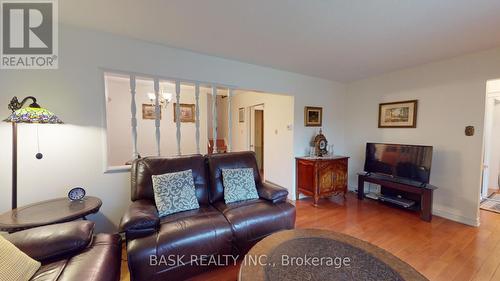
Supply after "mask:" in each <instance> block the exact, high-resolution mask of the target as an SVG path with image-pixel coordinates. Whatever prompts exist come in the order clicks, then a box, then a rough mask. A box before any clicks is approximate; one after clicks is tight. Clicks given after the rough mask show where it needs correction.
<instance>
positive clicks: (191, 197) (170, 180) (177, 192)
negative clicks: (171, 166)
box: [152, 170, 200, 217]
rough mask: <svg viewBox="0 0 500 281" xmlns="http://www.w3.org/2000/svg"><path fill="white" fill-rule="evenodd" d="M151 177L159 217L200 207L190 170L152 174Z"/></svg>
mask: <svg viewBox="0 0 500 281" xmlns="http://www.w3.org/2000/svg"><path fill="white" fill-rule="evenodd" d="M152 179H153V191H154V195H155V203H156V208H157V209H158V214H159V216H160V217H164V216H167V215H170V214H174V213H178V212H182V211H188V210H194V209H198V208H200V205H199V204H198V199H197V198H196V190H195V187H194V179H193V172H192V171H191V170H186V171H182V172H175V173H167V174H163V175H157V176H152Z"/></svg>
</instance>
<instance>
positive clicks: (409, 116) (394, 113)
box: [378, 100, 418, 128]
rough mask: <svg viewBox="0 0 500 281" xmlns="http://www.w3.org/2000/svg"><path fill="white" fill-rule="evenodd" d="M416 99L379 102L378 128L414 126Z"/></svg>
mask: <svg viewBox="0 0 500 281" xmlns="http://www.w3.org/2000/svg"><path fill="white" fill-rule="evenodd" d="M417 106H418V100H408V101H398V102H388V103H381V104H379V110H378V127H379V128H416V127H417Z"/></svg>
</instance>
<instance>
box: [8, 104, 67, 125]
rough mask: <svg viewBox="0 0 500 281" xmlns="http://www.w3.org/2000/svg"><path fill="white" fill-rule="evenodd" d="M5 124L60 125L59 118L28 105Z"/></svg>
mask: <svg viewBox="0 0 500 281" xmlns="http://www.w3.org/2000/svg"><path fill="white" fill-rule="evenodd" d="M4 121H5V122H14V123H43V124H62V123H63V122H62V121H61V119H59V117H57V116H56V115H55V114H54V113H52V112H50V111H49V110H47V109H45V108H41V107H37V106H36V105H35V106H33V105H30V106H28V107H25V108H21V109H17V110H15V111H14V112H12V114H11V115H10V116H9V117H8V118H7V119H5V120H4Z"/></svg>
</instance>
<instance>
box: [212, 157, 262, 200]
mask: <svg viewBox="0 0 500 281" xmlns="http://www.w3.org/2000/svg"><path fill="white" fill-rule="evenodd" d="M207 162H208V169H209V174H210V202H211V203H213V202H217V201H223V200H224V184H223V180H222V169H236V168H252V169H253V176H254V180H255V185H256V187H257V190H259V188H260V185H261V182H262V181H261V178H260V174H259V169H258V168H257V161H256V160H255V153H254V152H252V151H245V152H231V153H221V154H211V155H209V156H207Z"/></svg>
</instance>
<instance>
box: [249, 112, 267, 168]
mask: <svg viewBox="0 0 500 281" xmlns="http://www.w3.org/2000/svg"><path fill="white" fill-rule="evenodd" d="M250 115H251V116H250V126H249V128H250V134H249V136H250V150H252V151H254V152H255V156H256V158H257V167H258V168H259V171H260V173H261V175H262V176H263V174H264V105H263V104H258V105H254V106H251V107H250Z"/></svg>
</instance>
